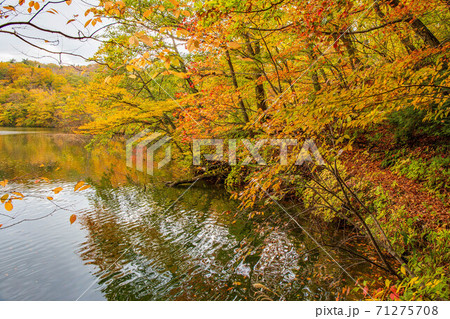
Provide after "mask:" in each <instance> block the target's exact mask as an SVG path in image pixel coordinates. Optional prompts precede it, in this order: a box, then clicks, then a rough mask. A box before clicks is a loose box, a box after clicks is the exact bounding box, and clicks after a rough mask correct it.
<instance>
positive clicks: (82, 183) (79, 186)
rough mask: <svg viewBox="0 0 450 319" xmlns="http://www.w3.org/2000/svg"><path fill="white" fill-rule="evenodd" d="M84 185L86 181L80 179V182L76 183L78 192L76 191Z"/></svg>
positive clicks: (75, 188)
mask: <svg viewBox="0 0 450 319" xmlns="http://www.w3.org/2000/svg"><path fill="white" fill-rule="evenodd" d="M83 185H84V182H83V181H79V182H78V183H77V184H76V185H75V187H74V191H75V192H76V191H77V190H79V189H80V188H81V186H83Z"/></svg>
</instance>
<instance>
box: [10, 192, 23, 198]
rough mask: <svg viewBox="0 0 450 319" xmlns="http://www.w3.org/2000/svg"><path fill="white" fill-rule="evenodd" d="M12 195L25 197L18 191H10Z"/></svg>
mask: <svg viewBox="0 0 450 319" xmlns="http://www.w3.org/2000/svg"><path fill="white" fill-rule="evenodd" d="M12 193H13V194H14V195H17V196H20V197H25V196H23V194H22V193H19V192H12Z"/></svg>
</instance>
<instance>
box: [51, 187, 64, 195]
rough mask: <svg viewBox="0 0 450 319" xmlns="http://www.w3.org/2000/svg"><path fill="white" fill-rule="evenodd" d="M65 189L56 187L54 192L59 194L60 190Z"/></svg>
mask: <svg viewBox="0 0 450 319" xmlns="http://www.w3.org/2000/svg"><path fill="white" fill-rule="evenodd" d="M62 190H63V188H62V187H56V188H55V189H54V190H53V193H55V194H58V193H59V192H60V191H62Z"/></svg>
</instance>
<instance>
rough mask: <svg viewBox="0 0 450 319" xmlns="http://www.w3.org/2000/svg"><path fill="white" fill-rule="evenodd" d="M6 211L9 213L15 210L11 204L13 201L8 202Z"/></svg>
mask: <svg viewBox="0 0 450 319" xmlns="http://www.w3.org/2000/svg"><path fill="white" fill-rule="evenodd" d="M5 209H6V210H7V211H8V212H10V211H12V209H13V204H12V203H11V200H9V201H7V202H6V203H5Z"/></svg>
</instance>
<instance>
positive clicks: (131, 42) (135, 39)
mask: <svg viewBox="0 0 450 319" xmlns="http://www.w3.org/2000/svg"><path fill="white" fill-rule="evenodd" d="M128 42H129V43H130V45H138V44H139V40H138V39H137V38H136V37H135V36H134V35H132V36H131V37H130V38H129V39H128Z"/></svg>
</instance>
